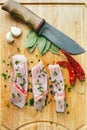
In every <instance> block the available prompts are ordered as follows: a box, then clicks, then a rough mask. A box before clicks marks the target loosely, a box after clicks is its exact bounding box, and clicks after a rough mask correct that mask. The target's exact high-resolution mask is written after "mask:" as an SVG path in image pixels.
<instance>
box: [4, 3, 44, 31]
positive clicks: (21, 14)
mask: <svg viewBox="0 0 87 130" xmlns="http://www.w3.org/2000/svg"><path fill="white" fill-rule="evenodd" d="M2 9H3V10H5V11H7V12H9V13H10V14H11V15H13V16H15V17H17V18H19V19H21V20H22V21H24V22H25V23H26V24H28V25H29V26H31V27H32V28H33V29H34V30H35V31H36V32H38V31H39V29H40V28H41V27H42V25H43V24H44V22H45V20H44V19H41V18H40V17H38V16H37V15H36V14H34V13H33V12H32V11H31V10H29V9H28V8H26V7H24V6H23V5H21V4H20V3H17V2H16V1H13V0H8V1H7V2H5V3H4V5H3V6H2Z"/></svg>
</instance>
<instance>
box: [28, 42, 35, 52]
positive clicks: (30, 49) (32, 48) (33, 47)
mask: <svg viewBox="0 0 87 130" xmlns="http://www.w3.org/2000/svg"><path fill="white" fill-rule="evenodd" d="M36 46H37V42H36V43H35V44H34V45H33V46H32V47H29V48H28V50H29V51H30V52H31V53H32V52H33V51H34V49H35V48H36Z"/></svg>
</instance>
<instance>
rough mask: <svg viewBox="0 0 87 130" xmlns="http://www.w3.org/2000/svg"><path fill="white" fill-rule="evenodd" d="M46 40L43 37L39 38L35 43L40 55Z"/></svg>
mask: <svg viewBox="0 0 87 130" xmlns="http://www.w3.org/2000/svg"><path fill="white" fill-rule="evenodd" d="M46 41H47V40H46V38H44V37H39V38H38V40H37V43H38V48H39V51H40V53H41V54H42V52H43V50H44V48H45V46H46Z"/></svg>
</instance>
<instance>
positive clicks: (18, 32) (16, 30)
mask: <svg viewBox="0 0 87 130" xmlns="http://www.w3.org/2000/svg"><path fill="white" fill-rule="evenodd" d="M11 33H12V35H13V36H15V37H18V36H20V35H21V34H22V31H21V29H20V28H19V27H16V26H12V27H11Z"/></svg>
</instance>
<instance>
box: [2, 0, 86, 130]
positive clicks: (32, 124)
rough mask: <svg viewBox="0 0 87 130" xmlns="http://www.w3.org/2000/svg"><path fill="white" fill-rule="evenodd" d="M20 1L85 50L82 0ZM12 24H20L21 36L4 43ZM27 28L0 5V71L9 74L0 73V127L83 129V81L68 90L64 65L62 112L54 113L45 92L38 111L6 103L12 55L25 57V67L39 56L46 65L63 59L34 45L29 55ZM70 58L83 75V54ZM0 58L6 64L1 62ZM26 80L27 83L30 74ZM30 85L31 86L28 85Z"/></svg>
mask: <svg viewBox="0 0 87 130" xmlns="http://www.w3.org/2000/svg"><path fill="white" fill-rule="evenodd" d="M20 1H21V2H22V3H23V5H24V6H26V7H28V8H29V9H31V10H32V11H33V12H35V13H36V14H37V15H39V16H40V17H42V18H44V19H46V20H47V21H48V22H49V23H50V24H52V25H53V26H55V27H56V28H58V29H60V30H61V31H62V32H64V33H65V34H67V35H69V36H70V37H71V38H73V39H74V40H75V41H77V42H78V43H79V44H80V45H81V46H82V47H83V48H85V50H86V51H87V45H86V42H87V36H86V34H87V3H86V1H85V0H62V1H61V0H57V1H55V0H52V1H51V0H44V1H42V0H40V1H39V0H33V1H32V2H31V1H29V0H24V1H23V0H20ZM0 2H1V3H0V6H2V4H3V2H4V0H1V1H0ZM13 25H16V26H18V27H20V28H21V29H22V32H23V34H22V36H21V37H19V38H15V41H14V43H13V44H8V43H7V42H6V39H5V36H6V33H7V32H8V31H9V30H10V27H11V26H13ZM29 30H30V28H29V27H28V26H27V25H25V24H24V23H22V22H21V21H19V20H17V19H15V18H13V17H12V16H10V15H9V14H8V13H7V12H5V11H2V10H1V8H0V56H1V58H0V72H1V73H3V72H4V73H7V75H10V76H11V77H10V78H9V79H8V80H3V77H1V76H0V81H1V82H0V86H1V89H0V91H1V100H0V108H1V113H0V118H1V130H87V89H86V87H87V81H86V82H84V83H82V82H80V81H79V80H78V79H77V81H76V85H75V87H74V88H73V89H71V92H68V88H69V87H70V83H69V74H68V71H67V69H65V68H62V72H63V76H64V77H65V84H66V85H67V87H66V89H65V91H66V101H67V103H68V108H67V109H66V111H65V112H64V113H56V111H55V102H54V99H53V97H52V96H51V95H50V94H49V95H48V103H47V105H46V106H45V108H44V109H43V111H42V112H39V111H36V110H35V109H34V107H32V106H29V105H27V106H25V107H24V108H22V109H20V108H17V107H16V106H14V105H13V104H11V103H9V95H10V91H11V86H12V75H13V69H12V66H11V65H10V63H11V61H12V59H11V58H12V55H15V54H24V55H25V56H26V57H27V59H28V68H29V70H30V69H31V68H32V67H33V66H34V65H35V64H37V63H38V60H40V59H42V60H43V61H45V62H46V63H47V64H48V63H50V64H53V62H55V61H58V60H66V58H65V56H64V55H63V54H61V53H60V55H55V54H52V53H50V52H48V53H47V54H45V55H44V56H43V57H41V56H40V53H39V51H38V48H36V50H35V51H34V52H33V53H32V54H30V52H29V51H28V50H27V49H25V48H24V40H25V38H26V36H27V33H28V31H29ZM17 48H20V52H18V50H17ZM73 57H74V58H75V59H76V60H77V61H78V62H79V63H80V64H81V65H82V67H83V68H84V70H85V73H86V78H87V53H84V54H81V55H77V56H73ZM3 60H5V61H6V63H3V62H2V61H3ZM31 61H33V63H31ZM29 82H31V77H30V76H29ZM30 87H31V85H29V88H30ZM32 97H33V94H32V93H30V92H28V96H27V100H26V102H29V100H30V99H31V98H32ZM51 100H52V101H51ZM49 102H50V103H49ZM7 105H9V107H7Z"/></svg>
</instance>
